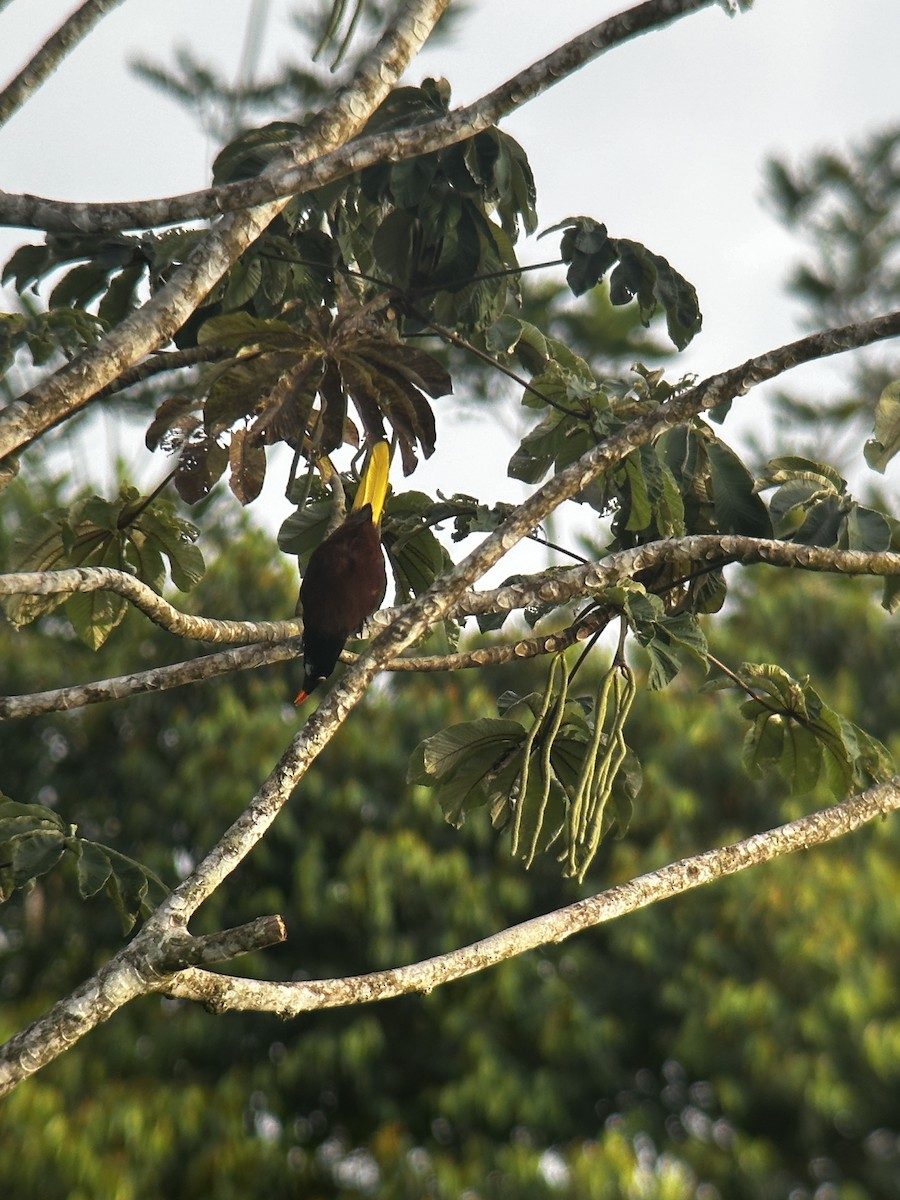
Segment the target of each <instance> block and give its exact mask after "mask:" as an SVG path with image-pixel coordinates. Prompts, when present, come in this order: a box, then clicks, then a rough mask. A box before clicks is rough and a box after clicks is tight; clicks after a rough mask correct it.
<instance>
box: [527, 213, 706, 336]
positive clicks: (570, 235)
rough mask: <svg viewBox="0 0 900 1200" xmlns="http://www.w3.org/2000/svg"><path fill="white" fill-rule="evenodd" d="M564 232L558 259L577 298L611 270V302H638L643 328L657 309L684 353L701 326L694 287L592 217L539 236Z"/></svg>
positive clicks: (562, 224)
mask: <svg viewBox="0 0 900 1200" xmlns="http://www.w3.org/2000/svg"><path fill="white" fill-rule="evenodd" d="M560 229H562V230H563V236H562V241H561V243H560V257H561V258H562V259H563V261H564V262H567V263H568V264H569V270H568V273H567V275H566V281H567V283H568V284H569V287H570V288H571V290H572V291H573V293H574V294H575V295H576V296H580V295H582V293H584V292H586V291H588V290H589V289H590V288H592V287H594V286H595V285H596V284H597V283H599V282H600V280H601V279H602V278H603V277H604V275H605V274H606V272H607V271H608V270H609V269H610V267H612V266H613V263H618V265H617V266H616V267H615V269H614V270H613V272H612V274H611V275H610V280H609V298H610V300H611V301H612V303H613V304H615V305H621V304H628V303H629V302H630V301H631V300H637V303H638V310H639V312H640V316H641V321H642V322H643V323H644V324H645V325H646V324H648V323H649V321H650V318H651V317H652V316H653V314H654V312H655V311H656V309H657V308H658V307H662V308H663V310H664V311H665V314H666V328H667V330H668V333H669V337H670V338H671V339H672V341H673V342H674V343H675V345H676V346H677V347H678V349H679V350H683V349H684V348H685V346H687V345H688V343H689V342H690V341H691V339H692V338H693V337H694V335H695V334H696V333H699V331H700V328H701V325H702V324H703V317H702V314H701V312H700V306H699V303H698V301H697V293H696V291H695V289H694V287H693V285H692V284H690V283H688V281H687V280H686V279H685V278H684V276H683V275H680V274H679V273H678V272H677V271H676V270H675V269H674V268H673V267H672V265H671V264H670V263H669V262H668V261H667V260H666V259H665V258H663V257H662V256H661V255H659V254H654V253H653V252H652V251H651V250H648V249H647V247H646V246H643V245H641V243H640V242H633V241H630V240H629V239H627V238H611V237H610V236H609V234H608V232H607V229H606V226H605V225H603V224H601V223H600V222H599V221H595V220H593V218H591V217H567V218H566V220H565V221H561V222H560V223H559V224H557V225H553V226H551V228H550V229H545V230H544V232H543V233H542V234H541V235H540V236H541V237H544V236H546V234H548V233H553V232H555V231H558V230H560Z"/></svg>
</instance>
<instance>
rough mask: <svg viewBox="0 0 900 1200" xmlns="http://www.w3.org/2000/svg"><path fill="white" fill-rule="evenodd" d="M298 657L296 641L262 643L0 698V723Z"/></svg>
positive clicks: (99, 702)
mask: <svg viewBox="0 0 900 1200" xmlns="http://www.w3.org/2000/svg"><path fill="white" fill-rule="evenodd" d="M299 654H300V639H299V638H289V639H287V640H286V641H281V642H274V643H267V642H264V643H261V644H255V645H251V646H239V647H236V648H234V649H232V650H221V651H219V653H217V654H204V655H202V656H201V657H199V658H191V659H189V660H188V661H187V662H180V663H170V664H167V665H166V666H164V667H152V668H151V669H150V670H147V671H136V672H135V673H134V674H132V675H118V676H116V677H115V678H113V679H98V680H96V681H95V682H93V683H82V684H75V685H73V686H72V687H63V688H53V689H52V690H50V691H46V692H34V693H31V694H30V695H23V696H4V697H0V721H9V720H15V719H17V718H21V717H39V716H43V715H45V714H46V713H51V712H68V711H69V709H73V708H83V707H84V706H85V705H87V704H102V703H103V702H104V701H106V700H124V699H127V697H129V696H139V695H142V694H146V693H147V692H164V691H168V690H169V689H171V688H177V687H185V686H186V685H187V684H191V683H200V682H202V681H204V680H207V679H215V678H216V677H217V676H219V675H225V674H228V673H230V672H232V671H251V670H254V669H256V668H258V667H264V666H268V665H269V664H270V663H276V662H288V661H290V660H291V659H294V658H297V657H298V656H299Z"/></svg>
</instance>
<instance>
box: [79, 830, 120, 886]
mask: <svg viewBox="0 0 900 1200" xmlns="http://www.w3.org/2000/svg"><path fill="white" fill-rule="evenodd" d="M74 850H75V854H76V872H77V877H78V894H79V895H80V896H81V897H82V899H85V900H86V899H88V897H90V896H96V894H97V893H98V892H99V891H101V890H102V889H103V888H104V887H105V886H106V884H107V882H108V881H109V877H110V875H111V874H112V863H111V862H110V861H109V854H108V853H107V850H106V847H105V846H100V845H98V843H97V842H89V841H88V840H87V839H86V838H78V839H76V845H75V847H74Z"/></svg>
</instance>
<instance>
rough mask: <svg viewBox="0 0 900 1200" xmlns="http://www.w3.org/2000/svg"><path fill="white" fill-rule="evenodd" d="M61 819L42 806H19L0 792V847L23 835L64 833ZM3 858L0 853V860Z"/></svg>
mask: <svg viewBox="0 0 900 1200" xmlns="http://www.w3.org/2000/svg"><path fill="white" fill-rule="evenodd" d="M66 829H67V826H66V824H65V822H64V821H63V819H62V817H61V816H60V815H59V813H57V812H56V811H54V809H52V808H47V807H46V806H45V805H43V804H20V803H19V801H17V800H11V799H10V798H9V797H8V796H5V795H3V793H2V792H0V846H2V845H3V844H4V843H5V842H8V841H10V840H11V839H12V838H14V837H18V836H19V835H21V834H23V833H35V832H37V831H42V832H54V831H55V832H65V831H66ZM3 857H4V854H3V852H2V851H0V859H2V858H3Z"/></svg>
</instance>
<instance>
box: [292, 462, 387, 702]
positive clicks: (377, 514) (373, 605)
mask: <svg viewBox="0 0 900 1200" xmlns="http://www.w3.org/2000/svg"><path fill="white" fill-rule="evenodd" d="M389 464H390V447H389V446H388V443H387V442H386V441H379V442H376V443H375V445H374V446H373V447H372V452H371V454H370V455H369V461H368V463H367V464H366V468H365V470H364V471H363V475H362V478H361V480H360V482H359V488H358V489H357V492H356V499H355V500H354V502H353V507H352V509H351V511H350V513H349V515H348V516H347V517H346V519H345V520H344V521H343V522H342V523H341V524H340V525H339V526H338V527H337V529H335V530H334V532H333V533H330V534H329V535H328V537H327V538H325V540H324V541H323V542H322V543H321V544H320V545H319V546H317V547H316V549H315V550H314V551H313V552H312V555H311V556H310V560H309V565H308V566H307V568H306V572H305V574H304V576H303V583H302V585H301V588H300V612H301V614H302V616H303V668H304V676H303V686H302V688H301V689H300V691H299V692H298V693H297V698H296V700H295V701H294V703H295V704H297V705H300V704H302V703H303V702H304V700H306V698H307V697H308V696H309V694H310V693H311V692H312V691H313V690H314V689H315V688H317V687H318V686H319V684H320V683H324V681H325V680H326V679H327V678H328V676H329V675H330V674H331V672H332V671H333V670H334V668H335V666H336V664H337V661H338V659H339V658H340V655H341V651H342V650H343V648H344V645H345V644H346V642H347V639H348V638H349V637H350V635H351V634H353V633H356V632H358V631H359V630H360V629H361V628H362V625H363V623H364V621H365V620H366V618H367V617H370V616H371V615H372V613H373V612H374V611H375V610H376V609H377V608H378V607H379V605H380V604H381V602H382V600H383V599H384V594H385V592H386V591H387V573H386V571H385V567H384V555H383V554H382V552H381V533H380V527H381V514H382V512H383V510H384V502H385V498H386V496H387V489H388V467H389Z"/></svg>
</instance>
